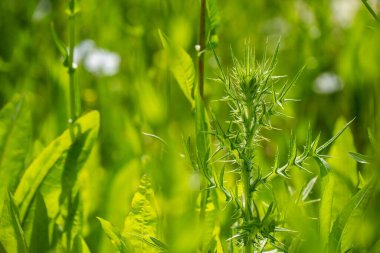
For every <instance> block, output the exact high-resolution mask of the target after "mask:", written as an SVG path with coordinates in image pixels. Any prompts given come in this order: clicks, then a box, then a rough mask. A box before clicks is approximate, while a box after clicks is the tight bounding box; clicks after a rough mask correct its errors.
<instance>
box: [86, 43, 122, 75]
mask: <svg viewBox="0 0 380 253" xmlns="http://www.w3.org/2000/svg"><path fill="white" fill-rule="evenodd" d="M119 65H120V56H119V55H118V54H115V53H113V52H110V51H106V50H104V49H96V50H94V51H92V52H91V53H90V54H89V55H88V56H87V57H86V59H85V61H84V66H85V68H86V69H87V70H88V71H89V72H91V73H93V74H98V75H104V76H113V75H115V74H116V73H117V72H118V71H119Z"/></svg>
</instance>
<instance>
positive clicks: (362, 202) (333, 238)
mask: <svg viewBox="0 0 380 253" xmlns="http://www.w3.org/2000/svg"><path fill="white" fill-rule="evenodd" d="M374 186H375V184H374V183H373V182H372V183H369V184H368V185H366V186H365V187H364V188H363V189H361V190H360V191H359V192H357V193H356V194H355V196H354V197H353V198H352V200H351V201H350V203H348V205H347V206H346V207H345V208H344V209H343V211H342V212H341V213H340V214H339V216H338V218H337V219H336V221H335V222H334V225H333V227H332V229H331V233H330V234H329V250H330V252H334V253H335V252H341V250H342V251H343V252H344V251H345V250H347V249H341V245H342V240H343V236H344V233H345V230H346V229H347V228H348V227H350V226H349V225H350V222H353V219H355V218H357V217H360V216H361V215H363V212H364V210H365V209H366V207H367V205H368V203H369V200H370V197H371V194H372V193H373V189H374ZM350 229H353V228H350Z"/></svg>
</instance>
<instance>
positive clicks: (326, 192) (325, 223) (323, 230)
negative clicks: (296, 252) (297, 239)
mask: <svg viewBox="0 0 380 253" xmlns="http://www.w3.org/2000/svg"><path fill="white" fill-rule="evenodd" d="M334 187H335V180H334V175H333V174H331V173H330V174H328V175H327V176H325V177H322V183H321V191H322V196H321V202H320V206H319V234H320V237H321V242H322V245H323V247H326V246H327V243H328V238H329V234H330V228H331V222H332V221H331V217H332V209H333V199H334Z"/></svg>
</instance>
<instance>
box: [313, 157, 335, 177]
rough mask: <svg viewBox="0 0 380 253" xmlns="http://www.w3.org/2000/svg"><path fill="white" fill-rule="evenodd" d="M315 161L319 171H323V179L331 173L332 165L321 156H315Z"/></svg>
mask: <svg viewBox="0 0 380 253" xmlns="http://www.w3.org/2000/svg"><path fill="white" fill-rule="evenodd" d="M314 160H315V161H316V162H317V164H318V166H319V169H320V171H321V177H324V176H326V175H327V173H328V172H329V171H331V167H330V165H329V164H328V163H327V162H326V161H325V159H323V158H322V157H320V156H314Z"/></svg>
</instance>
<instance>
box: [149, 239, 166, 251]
mask: <svg viewBox="0 0 380 253" xmlns="http://www.w3.org/2000/svg"><path fill="white" fill-rule="evenodd" d="M150 240H151V241H152V243H153V244H154V245H155V246H156V247H157V248H158V249H159V250H160V251H163V252H165V251H168V250H169V247H168V245H166V244H165V243H163V242H162V241H160V240H158V239H157V238H154V237H150Z"/></svg>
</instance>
